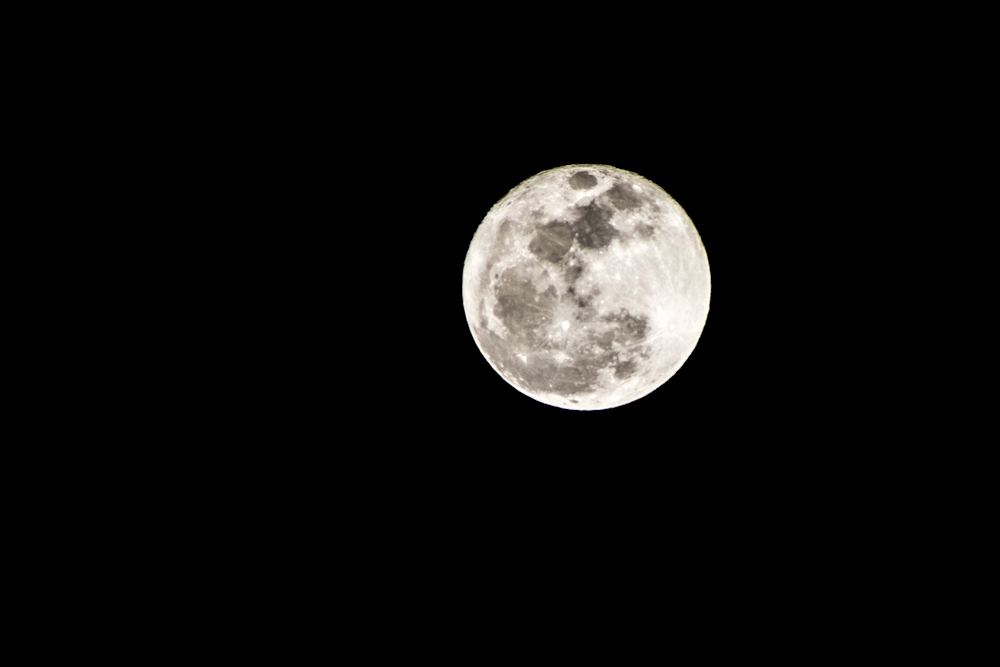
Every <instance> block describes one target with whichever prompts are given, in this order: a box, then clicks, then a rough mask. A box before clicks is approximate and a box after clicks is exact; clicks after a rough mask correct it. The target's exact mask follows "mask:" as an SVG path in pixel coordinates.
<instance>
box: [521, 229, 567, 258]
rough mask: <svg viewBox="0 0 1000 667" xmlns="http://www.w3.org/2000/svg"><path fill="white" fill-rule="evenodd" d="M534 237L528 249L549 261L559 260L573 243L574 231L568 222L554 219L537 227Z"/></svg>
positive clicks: (536, 255)
mask: <svg viewBox="0 0 1000 667" xmlns="http://www.w3.org/2000/svg"><path fill="white" fill-rule="evenodd" d="M536 229H537V230H538V231H536V232H535V236H534V238H532V239H531V243H530V244H529V245H528V250H530V251H531V253H532V254H533V255H534V256H535V257H538V258H539V259H544V260H547V261H549V262H558V261H559V260H560V259H562V258H563V257H564V256H565V255H566V253H568V252H569V248H570V246H571V245H573V231H572V229H571V228H570V226H569V223H567V222H559V221H554V222H550V223H548V224H545V225H539V226H537V227H536Z"/></svg>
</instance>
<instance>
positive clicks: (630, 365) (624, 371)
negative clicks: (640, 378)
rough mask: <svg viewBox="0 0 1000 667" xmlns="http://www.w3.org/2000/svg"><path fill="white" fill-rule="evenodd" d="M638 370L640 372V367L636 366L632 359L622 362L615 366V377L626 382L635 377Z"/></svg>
mask: <svg viewBox="0 0 1000 667" xmlns="http://www.w3.org/2000/svg"><path fill="white" fill-rule="evenodd" d="M637 370H639V367H638V366H637V365H636V363H635V361H633V360H631V359H629V360H627V361H622V362H619V363H618V364H617V365H616V366H615V377H616V378H618V379H619V380H624V379H626V378H630V377H632V376H633V375H635V372H636V371H637Z"/></svg>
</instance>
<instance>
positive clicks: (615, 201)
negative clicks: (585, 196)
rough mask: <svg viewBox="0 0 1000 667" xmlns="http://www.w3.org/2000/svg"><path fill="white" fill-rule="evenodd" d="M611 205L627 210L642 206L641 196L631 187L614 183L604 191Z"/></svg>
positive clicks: (620, 209)
mask: <svg viewBox="0 0 1000 667" xmlns="http://www.w3.org/2000/svg"><path fill="white" fill-rule="evenodd" d="M604 196H605V197H607V199H608V201H609V202H611V205H612V206H614V207H615V208H616V209H618V210H619V211H629V210H632V209H636V208H639V207H641V206H642V198H641V197H640V196H639V195H638V193H636V191H635V190H633V189H632V188H631V187H629V186H627V185H625V184H623V183H620V182H619V183H615V184H614V185H612V186H611V188H610V189H609V190H608V191H607V192H605V193H604Z"/></svg>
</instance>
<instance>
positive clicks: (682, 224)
mask: <svg viewBox="0 0 1000 667" xmlns="http://www.w3.org/2000/svg"><path fill="white" fill-rule="evenodd" d="M710 292H711V280H710V275H709V269H708V257H707V255H706V254H705V248H704V246H703V245H702V242H701V238H700V237H699V236H698V232H697V230H696V229H695V227H694V225H693V224H692V223H691V220H690V218H688V216H687V214H686V213H685V212H684V210H683V209H682V208H681V207H680V205H679V204H678V203H677V202H675V201H674V200H673V199H672V198H671V197H670V195H668V194H667V193H666V192H664V191H663V190H662V189H661V188H660V187H659V186H657V185H656V184H654V183H652V182H650V181H648V180H646V179H644V178H642V177H641V176H639V175H637V174H634V173H632V172H628V171H624V170H621V169H616V168H614V167H609V166H607V165H569V166H565V167H558V168H556V169H550V170H548V171H543V172H542V173H540V174H536V175H535V176H532V177H531V178H529V179H528V180H526V181H524V182H523V183H521V184H520V185H518V186H517V187H515V188H514V189H513V190H511V191H510V192H509V193H508V194H507V196H506V197H504V198H503V199H501V200H500V201H499V202H497V203H496V205H494V206H493V208H492V209H491V210H490V212H489V213H488V214H487V215H486V218H485V219H484V220H483V222H482V224H480V226H479V229H478V230H477V231H476V234H475V236H474V237H473V239H472V243H471V245H470V246H469V252H468V254H467V255H466V258H465V269H464V272H463V276H462V296H463V302H464V305H465V315H466V318H467V319H468V321H469V328H470V329H471V331H472V335H473V338H475V340H476V344H477V345H478V346H479V349H480V351H482V353H483V356H485V357H486V359H487V360H488V361H489V363H490V365H491V366H493V368H494V369H495V370H496V371H497V373H499V374H500V376H501V377H503V378H504V379H505V380H506V381H507V382H509V383H510V384H511V385H513V386H514V387H515V388H516V389H518V390H519V391H521V392H522V393H524V394H526V395H528V396H530V397H531V398H534V399H536V400H538V401H541V402H542V403H546V404H548V405H554V406H558V407H562V408H569V409H572V410H602V409H605V408H613V407H616V406H619V405H624V404H625V403H630V402H632V401H634V400H636V399H638V398H641V397H643V396H645V395H646V394H648V393H650V392H651V391H653V390H654V389H656V388H657V387H659V386H660V385H662V384H663V383H664V382H666V381H667V380H668V379H670V377H671V376H673V374H674V373H676V372H677V369H678V368H680V366H681V364H683V363H684V361H685V360H686V359H687V358H688V357H689V356H690V354H691V352H692V351H693V350H694V347H695V345H696V344H697V343H698V338H699V336H700V335H701V331H702V329H703V328H704V326H705V320H706V318H707V316H708V305H709V299H710Z"/></svg>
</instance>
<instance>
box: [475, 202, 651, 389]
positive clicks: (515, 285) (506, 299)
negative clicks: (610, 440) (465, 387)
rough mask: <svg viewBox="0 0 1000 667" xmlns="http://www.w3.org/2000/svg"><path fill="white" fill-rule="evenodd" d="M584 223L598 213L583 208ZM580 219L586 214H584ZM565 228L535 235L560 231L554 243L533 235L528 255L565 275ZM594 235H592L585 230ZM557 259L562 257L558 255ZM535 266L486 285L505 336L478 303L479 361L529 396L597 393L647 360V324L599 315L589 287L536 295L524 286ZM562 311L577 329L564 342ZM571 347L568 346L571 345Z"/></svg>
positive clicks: (622, 314) (622, 313) (622, 315)
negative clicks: (486, 361) (606, 382)
mask: <svg viewBox="0 0 1000 667" xmlns="http://www.w3.org/2000/svg"><path fill="white" fill-rule="evenodd" d="M587 210H589V211H590V213H589V215H591V216H593V218H592V220H591V222H593V221H596V222H597V223H600V222H602V221H603V222H607V220H606V218H605V217H604V214H605V213H606V211H605V212H604V213H602V212H601V211H602V210H603V209H599V208H597V209H595V208H589V209H587ZM585 215H588V214H587V213H586V211H585ZM570 228H571V225H569V224H567V223H558V225H556V226H552V225H545V226H544V227H542V228H540V229H545V230H560V231H558V232H554V233H556V234H559V235H560V236H558V237H557V239H558V240H559V243H556V244H553V245H551V246H550V245H548V244H549V243H550V241H552V239H553V238H554V237H553V236H552V234H549V235H546V234H539V235H538V236H536V240H537V241H538V243H537V244H536V247H535V248H532V252H533V253H535V255H536V256H539V257H541V258H543V259H546V260H548V261H555V259H556V258H555V257H554V256H555V255H559V258H558V259H559V260H560V261H559V262H557V264H559V265H561V266H563V269H564V271H565V272H569V271H570V269H571V268H572V267H570V266H567V265H566V264H567V262H568V261H573V262H574V266H575V262H576V261H577V258H575V257H570V258H567V257H566V249H565V248H566V244H565V240H566V239H567V234H568V233H569V229H570ZM589 231H590V232H592V233H593V232H594V230H593V229H590V230H589ZM559 253H562V254H559ZM537 268H538V265H537V264H536V263H534V262H530V261H529V262H527V263H526V264H521V265H518V266H513V267H510V268H508V269H505V270H504V271H503V272H501V273H499V274H494V275H499V279H497V280H495V281H494V282H493V285H494V287H493V289H494V295H495V297H496V305H495V306H494V307H493V314H494V315H495V316H496V317H497V319H498V320H499V321H500V322H501V323H503V326H504V329H505V331H506V333H504V334H502V335H501V334H498V333H497V332H494V331H492V330H490V329H489V326H488V321H487V318H486V317H485V313H484V312H482V311H484V310H485V305H484V303H485V302H484V301H481V302H480V318H479V325H478V326H476V327H475V328H476V332H477V334H478V337H479V340H480V344H481V346H482V349H483V352H484V353H485V354H486V356H487V358H488V359H490V361H492V362H493V364H494V365H495V366H496V367H497V369H498V370H501V373H502V374H503V375H504V377H506V378H507V379H508V380H509V381H510V382H512V383H513V384H515V385H516V386H519V387H521V388H522V389H524V390H526V391H530V392H538V393H546V394H558V395H561V396H566V397H569V396H573V395H578V394H584V393H591V392H594V391H597V390H598V389H599V388H600V386H601V384H602V378H605V377H611V376H613V378H614V379H615V380H616V381H623V380H626V379H628V378H630V377H632V376H634V375H636V374H637V373H638V372H639V370H640V362H639V358H640V357H643V358H645V357H647V356H648V353H649V351H648V348H647V347H646V346H642V345H641V343H643V342H644V340H645V338H646V335H647V334H648V331H649V320H648V318H647V317H645V316H643V315H634V314H632V313H630V312H629V311H628V310H627V309H625V308H621V309H619V310H618V311H617V312H614V313H608V314H604V315H601V316H599V315H598V314H597V312H596V311H595V309H594V307H593V304H592V301H593V299H594V296H595V295H597V294H599V291H598V290H597V289H594V290H592V292H591V293H589V294H588V293H583V292H581V291H580V290H579V289H578V288H577V287H576V286H574V285H573V282H572V281H569V287H568V288H567V289H566V291H565V292H564V293H562V294H559V293H558V291H557V289H556V286H555V285H552V284H550V285H548V287H547V288H546V289H545V290H544V291H542V292H539V291H538V289H539V288H538V286H536V284H535V283H534V282H532V275H537V274H536V273H535V271H537ZM567 306H569V307H570V308H571V309H572V311H573V317H574V319H575V320H577V321H578V322H581V323H584V324H583V325H582V326H584V329H583V331H584V332H585V334H586V335H585V336H583V337H582V339H573V338H567V337H566V336H564V335H562V334H563V333H564V331H565V330H564V329H562V327H561V326H560V323H559V322H558V321H557V319H561V318H562V317H565V316H566V315H561V316H560V317H559V318H557V317H556V315H555V313H556V312H557V311H558V309H560V308H566V307H567ZM574 341H575V342H574Z"/></svg>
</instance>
